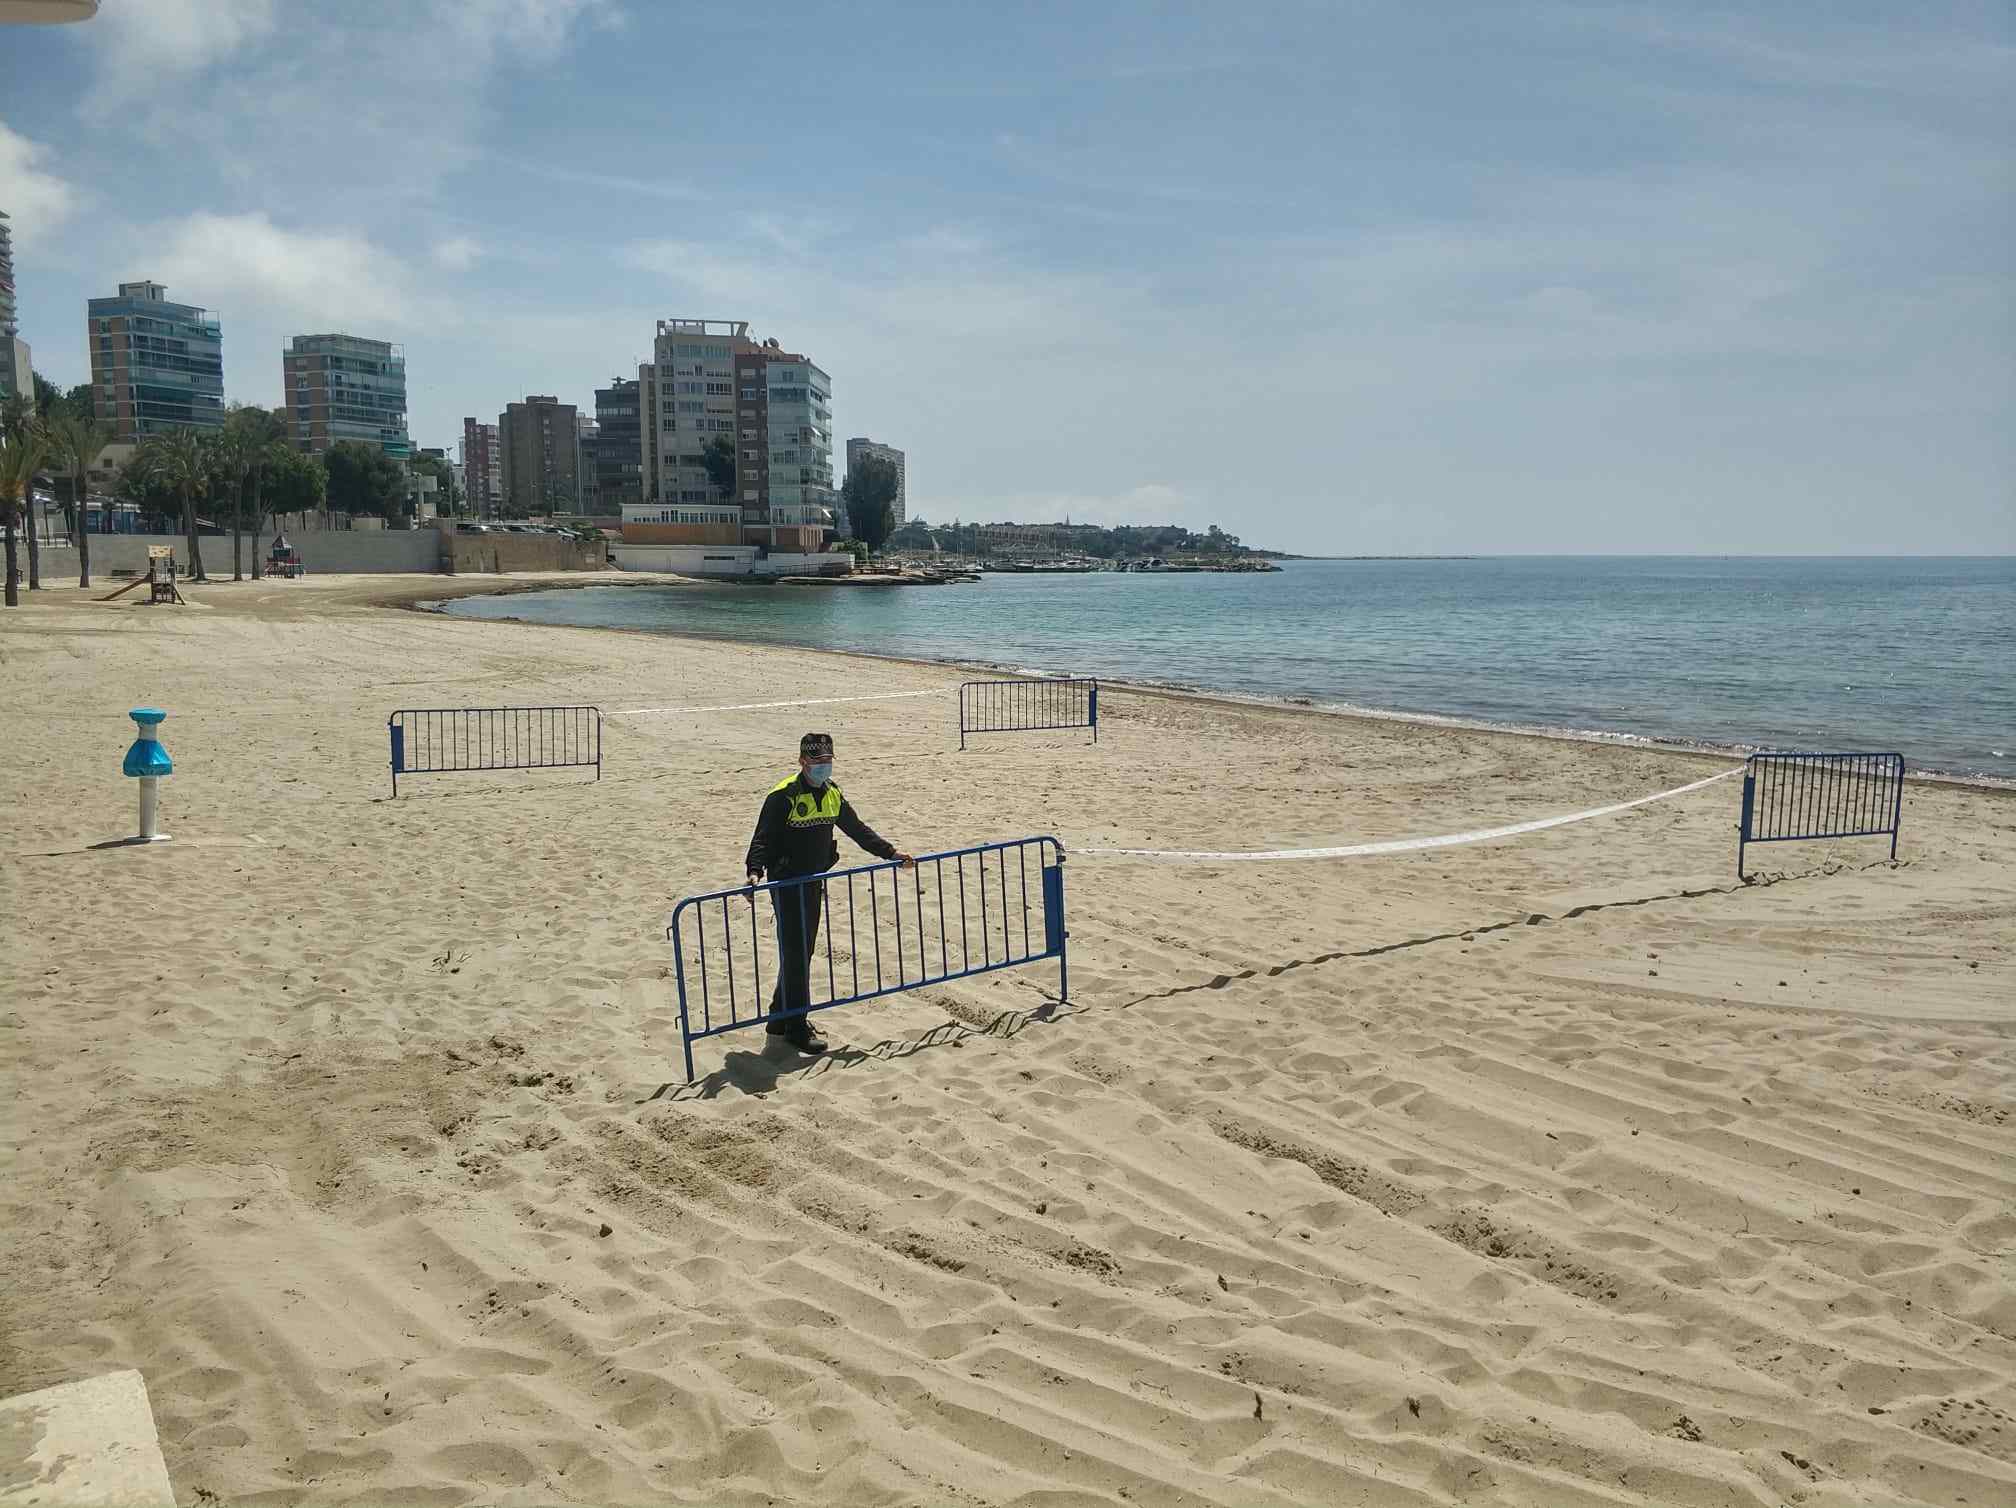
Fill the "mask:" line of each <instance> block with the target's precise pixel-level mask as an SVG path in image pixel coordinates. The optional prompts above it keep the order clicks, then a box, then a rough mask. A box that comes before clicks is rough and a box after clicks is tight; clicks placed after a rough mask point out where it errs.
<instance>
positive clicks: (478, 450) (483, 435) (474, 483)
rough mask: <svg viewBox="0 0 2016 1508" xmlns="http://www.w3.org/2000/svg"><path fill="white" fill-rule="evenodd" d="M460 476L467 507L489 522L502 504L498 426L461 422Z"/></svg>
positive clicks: (501, 470) (501, 457)
mask: <svg viewBox="0 0 2016 1508" xmlns="http://www.w3.org/2000/svg"><path fill="white" fill-rule="evenodd" d="M462 472H463V477H464V486H465V488H466V489H467V491H466V496H467V497H468V499H469V506H470V507H472V508H474V509H475V510H476V515H477V517H479V518H490V517H492V516H494V515H495V514H496V512H497V506H498V504H499V503H501V502H503V500H504V455H503V447H502V446H501V445H499V444H498V441H497V426H496V425H494V424H479V423H477V422H476V420H474V419H473V418H469V417H467V416H465V417H464V418H463V420H462Z"/></svg>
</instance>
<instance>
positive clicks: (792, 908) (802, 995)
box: [768, 875, 826, 1032]
mask: <svg viewBox="0 0 2016 1508" xmlns="http://www.w3.org/2000/svg"><path fill="white" fill-rule="evenodd" d="M825 901H826V886H825V882H824V881H823V880H822V879H821V878H820V877H819V876H818V875H812V876H810V877H809V878H807V879H806V880H804V881H803V882H802V883H800V884H795V885H785V886H782V887H780V888H779V889H776V890H773V891H771V892H770V904H771V905H772V906H773V907H774V908H775V909H776V912H777V987H776V988H775V989H773V990H772V991H771V992H770V1011H771V1019H770V1025H769V1028H768V1029H769V1030H770V1031H773V1032H782V1031H797V1030H799V1029H800V1028H801V1023H803V1022H804V1021H805V1018H804V1017H803V1016H797V1017H790V1016H780V1015H779V1014H778V1012H780V1011H791V1010H802V1009H804V1008H805V1007H806V1006H808V1005H810V1004H811V1003H812V988H811V977H810V975H811V967H812V954H813V951H814V949H815V948H816V947H817V945H818V941H819V913H820V911H821V909H822V908H823V907H824V905H825Z"/></svg>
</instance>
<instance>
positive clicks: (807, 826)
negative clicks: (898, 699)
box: [742, 733, 917, 1053]
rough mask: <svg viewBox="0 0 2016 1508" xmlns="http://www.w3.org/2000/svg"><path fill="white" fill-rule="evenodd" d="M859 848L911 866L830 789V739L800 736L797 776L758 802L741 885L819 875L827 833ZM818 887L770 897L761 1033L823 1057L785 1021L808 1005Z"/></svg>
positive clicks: (796, 1023)
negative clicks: (771, 940)
mask: <svg viewBox="0 0 2016 1508" xmlns="http://www.w3.org/2000/svg"><path fill="white" fill-rule="evenodd" d="M835 827H838V828H839V829H840V831H842V832H843V833H845V834H846V835H847V836H848V837H850V838H852V839H853V840H854V841H855V842H856V843H858V844H860V845H861V846H862V847H863V848H865V849H867V850H868V852H870V853H872V854H874V855H875V857H876V858H878V859H894V860H895V861H896V862H897V863H899V864H901V865H902V866H903V867H904V868H906V869H907V868H909V867H910V866H911V865H913V864H915V863H916V862H917V861H916V860H915V859H913V858H911V857H910V855H909V854H907V853H898V852H897V850H896V846H895V845H894V844H893V843H890V842H889V841H888V840H887V839H886V838H883V837H880V836H878V835H877V834H876V832H875V831H874V829H872V828H871V827H869V826H868V824H867V823H865V822H863V821H862V820H861V819H860V818H859V817H858V816H856V815H855V813H854V808H853V807H852V806H851V805H849V804H848V802H847V798H846V797H845V796H842V795H841V794H840V787H839V786H837V785H835V784H834V783H833V735H832V734H830V733H807V734H806V735H805V736H804V737H803V738H801V739H799V740H798V773H797V774H796V775H793V776H792V777H791V778H790V779H789V780H785V781H782V782H780V783H779V784H778V785H777V786H776V787H774V788H773V789H772V790H771V792H770V794H769V795H768V796H766V797H764V798H763V810H762V812H761V813H760V814H759V815H758V816H757V818H756V835H755V836H754V837H752V838H751V839H750V840H749V855H748V857H747V859H745V860H744V861H743V865H742V867H743V868H744V869H745V870H747V871H748V874H749V883H750V884H751V885H760V884H762V883H763V881H764V879H765V877H766V876H767V877H768V878H769V879H770V880H772V881H782V880H796V879H801V878H804V877H806V876H809V875H819V874H824V873H825V872H826V871H827V870H829V869H831V868H832V867H833V866H834V864H835V863H836V862H838V860H839V858H840V845H839V844H838V843H836V842H834V841H833V829H834V828H835ZM825 894H826V889H825V886H824V885H823V884H820V883H817V882H808V883H806V884H802V885H780V886H779V887H778V888H777V889H775V890H773V891H771V892H770V903H771V905H772V907H773V908H774V909H775V911H776V914H777V956H778V960H779V964H778V971H777V987H776V989H775V990H774V991H772V992H771V995H770V1012H771V1014H770V1022H769V1025H768V1027H767V1028H766V1030H767V1031H768V1032H769V1034H770V1035H771V1036H773V1037H782V1038H783V1039H784V1040H785V1041H787V1042H789V1043H790V1044H791V1045H792V1046H793V1047H795V1048H797V1049H798V1050H799V1051H800V1052H804V1053H821V1052H824V1051H826V1039H825V1038H824V1037H822V1036H820V1035H819V1033H818V1032H817V1031H816V1030H814V1029H813V1026H812V1021H811V1018H810V1017H808V1016H804V1015H796V1016H792V1015H786V1014H784V1013H785V1012H788V1011H792V1010H799V1011H802V1010H803V1009H804V1008H805V1007H806V1006H808V1005H810V1004H811V1003H812V996H811V988H810V982H809V977H808V975H809V970H810V968H811V963H812V950H813V945H814V943H815V942H816V941H817V939H818V936H819V912H820V909H821V906H822V903H823V902H824V900H825Z"/></svg>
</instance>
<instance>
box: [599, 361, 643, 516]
mask: <svg viewBox="0 0 2016 1508" xmlns="http://www.w3.org/2000/svg"><path fill="white" fill-rule="evenodd" d="M640 387H641V384H640V383H638V382H636V381H633V380H630V379H626V378H622V377H612V378H611V379H610V380H609V386H607V387H598V388H597V389H595V424H596V428H597V429H598V430H599V431H600V434H599V435H598V436H597V440H596V446H595V491H596V495H597V497H598V498H599V500H600V501H599V504H598V506H597V508H596V511H597V512H598V513H603V514H615V515H618V516H620V515H621V513H622V511H623V509H624V508H626V507H629V506H632V505H634V504H637V503H641V502H643V501H644V448H643V426H642V424H641V423H640V422H639V414H638V395H639V390H640Z"/></svg>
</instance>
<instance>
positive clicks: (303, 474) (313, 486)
mask: <svg viewBox="0 0 2016 1508" xmlns="http://www.w3.org/2000/svg"><path fill="white" fill-rule="evenodd" d="M260 477H261V486H262V491H261V493H260V495H259V501H260V504H261V507H262V513H261V515H260V517H259V518H258V519H257V520H256V521H255V522H254V524H253V529H252V533H253V536H254V544H255V547H256V544H257V536H258V533H259V530H260V528H261V527H263V525H264V521H265V519H266V518H268V517H270V516H272V515H273V514H276V513H313V512H315V511H316V510H317V509H319V508H323V507H326V506H327V505H328V495H329V473H328V472H327V471H326V470H325V469H324V468H323V465H322V462H321V459H320V458H319V457H316V456H308V455H303V454H302V453H301V452H300V451H298V450H296V449H295V448H294V447H293V446H292V445H289V444H288V443H287V442H286V441H285V440H281V441H277V442H275V443H274V444H272V445H269V446H268V447H267V448H266V456H265V460H264V462H263V464H262V466H261V471H260ZM253 553H254V554H255V556H256V554H257V553H258V552H257V549H256V548H255V549H254V552H253ZM252 570H253V573H254V575H255V576H256V575H257V573H258V570H259V562H258V561H257V560H256V559H255V560H254V561H253V562H252Z"/></svg>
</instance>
